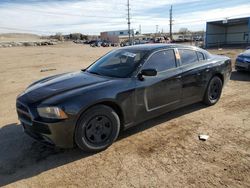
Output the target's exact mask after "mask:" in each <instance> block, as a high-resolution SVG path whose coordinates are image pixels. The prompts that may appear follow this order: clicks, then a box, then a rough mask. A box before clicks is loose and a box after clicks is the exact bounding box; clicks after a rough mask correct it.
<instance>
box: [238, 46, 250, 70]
mask: <svg viewBox="0 0 250 188" xmlns="http://www.w3.org/2000/svg"><path fill="white" fill-rule="evenodd" d="M235 69H236V70H237V71H242V70H245V71H250V49H248V50H246V51H245V52H243V53H241V54H240V55H238V57H237V58H236V62H235Z"/></svg>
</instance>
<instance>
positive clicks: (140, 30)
mask: <svg viewBox="0 0 250 188" xmlns="http://www.w3.org/2000/svg"><path fill="white" fill-rule="evenodd" d="M139 33H140V35H141V24H140V25H139Z"/></svg>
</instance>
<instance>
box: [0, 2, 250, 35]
mask: <svg viewBox="0 0 250 188" xmlns="http://www.w3.org/2000/svg"><path fill="white" fill-rule="evenodd" d="M239 1H241V2H244V0H239ZM210 2H211V1H210ZM215 3H216V2H215ZM171 4H173V6H174V7H176V9H177V8H178V9H177V10H176V9H174V13H175V11H176V13H175V14H174V23H175V25H174V30H178V29H179V28H180V27H188V28H189V29H190V30H200V29H204V28H205V22H206V20H211V19H223V18H225V17H234V16H235V17H237V15H240V16H241V15H242V16H246V15H249V10H248V7H250V3H249V2H248V1H245V2H244V5H243V3H241V4H240V3H239V5H236V6H235V5H232V6H231V7H230V6H229V7H226V8H213V7H211V8H210V9H209V10H207V11H204V10H203V11H200V10H199V11H198V10H196V8H195V6H198V5H199V4H203V5H204V1H200V0H169V1H166V0H157V1H154V2H153V3H150V2H149V1H146V0H137V1H131V16H132V28H135V29H137V28H138V27H139V25H141V27H142V31H143V32H154V31H155V25H159V29H160V30H161V28H163V29H164V31H168V27H169V26H168V22H169V21H168V19H169V18H168V11H169V7H170V5H171ZM187 5H189V7H191V8H190V9H187V10H185V7H188V6H187ZM192 5H194V8H193V9H194V10H192ZM126 8H127V7H126V1H124V0H107V1H102V0H85V1H83V0H81V1H80V0H71V1H69V0H67V1H66V0H52V1H51V0H50V1H49V0H46V1H41V0H22V1H21V0H12V1H10V0H2V1H1V2H0V32H13V31H15V32H33V33H38V34H52V33H56V32H62V33H70V32H81V33H86V34H99V32H101V31H104V30H117V29H126V28H127V20H126V17H127V15H126V13H127V12H126ZM178 11H179V12H182V13H180V14H178ZM185 11H186V12H185ZM187 11H188V12H187Z"/></svg>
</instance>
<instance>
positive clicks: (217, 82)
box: [203, 76, 223, 105]
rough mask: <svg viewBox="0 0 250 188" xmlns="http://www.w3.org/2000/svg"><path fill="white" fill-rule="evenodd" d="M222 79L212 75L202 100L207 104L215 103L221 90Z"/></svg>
mask: <svg viewBox="0 0 250 188" xmlns="http://www.w3.org/2000/svg"><path fill="white" fill-rule="evenodd" d="M222 86H223V85H222V80H221V79H220V78H219V77H218V76H214V77H213V78H212V79H211V80H210V81H209V83H208V86H207V90H206V93H205V95H204V99H203V102H204V103H205V104H207V105H214V104H216V103H217V102H218V101H219V99H220V96H221V92H222Z"/></svg>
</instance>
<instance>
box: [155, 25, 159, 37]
mask: <svg viewBox="0 0 250 188" xmlns="http://www.w3.org/2000/svg"><path fill="white" fill-rule="evenodd" d="M158 28H159V25H155V35H157V34H158Z"/></svg>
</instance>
